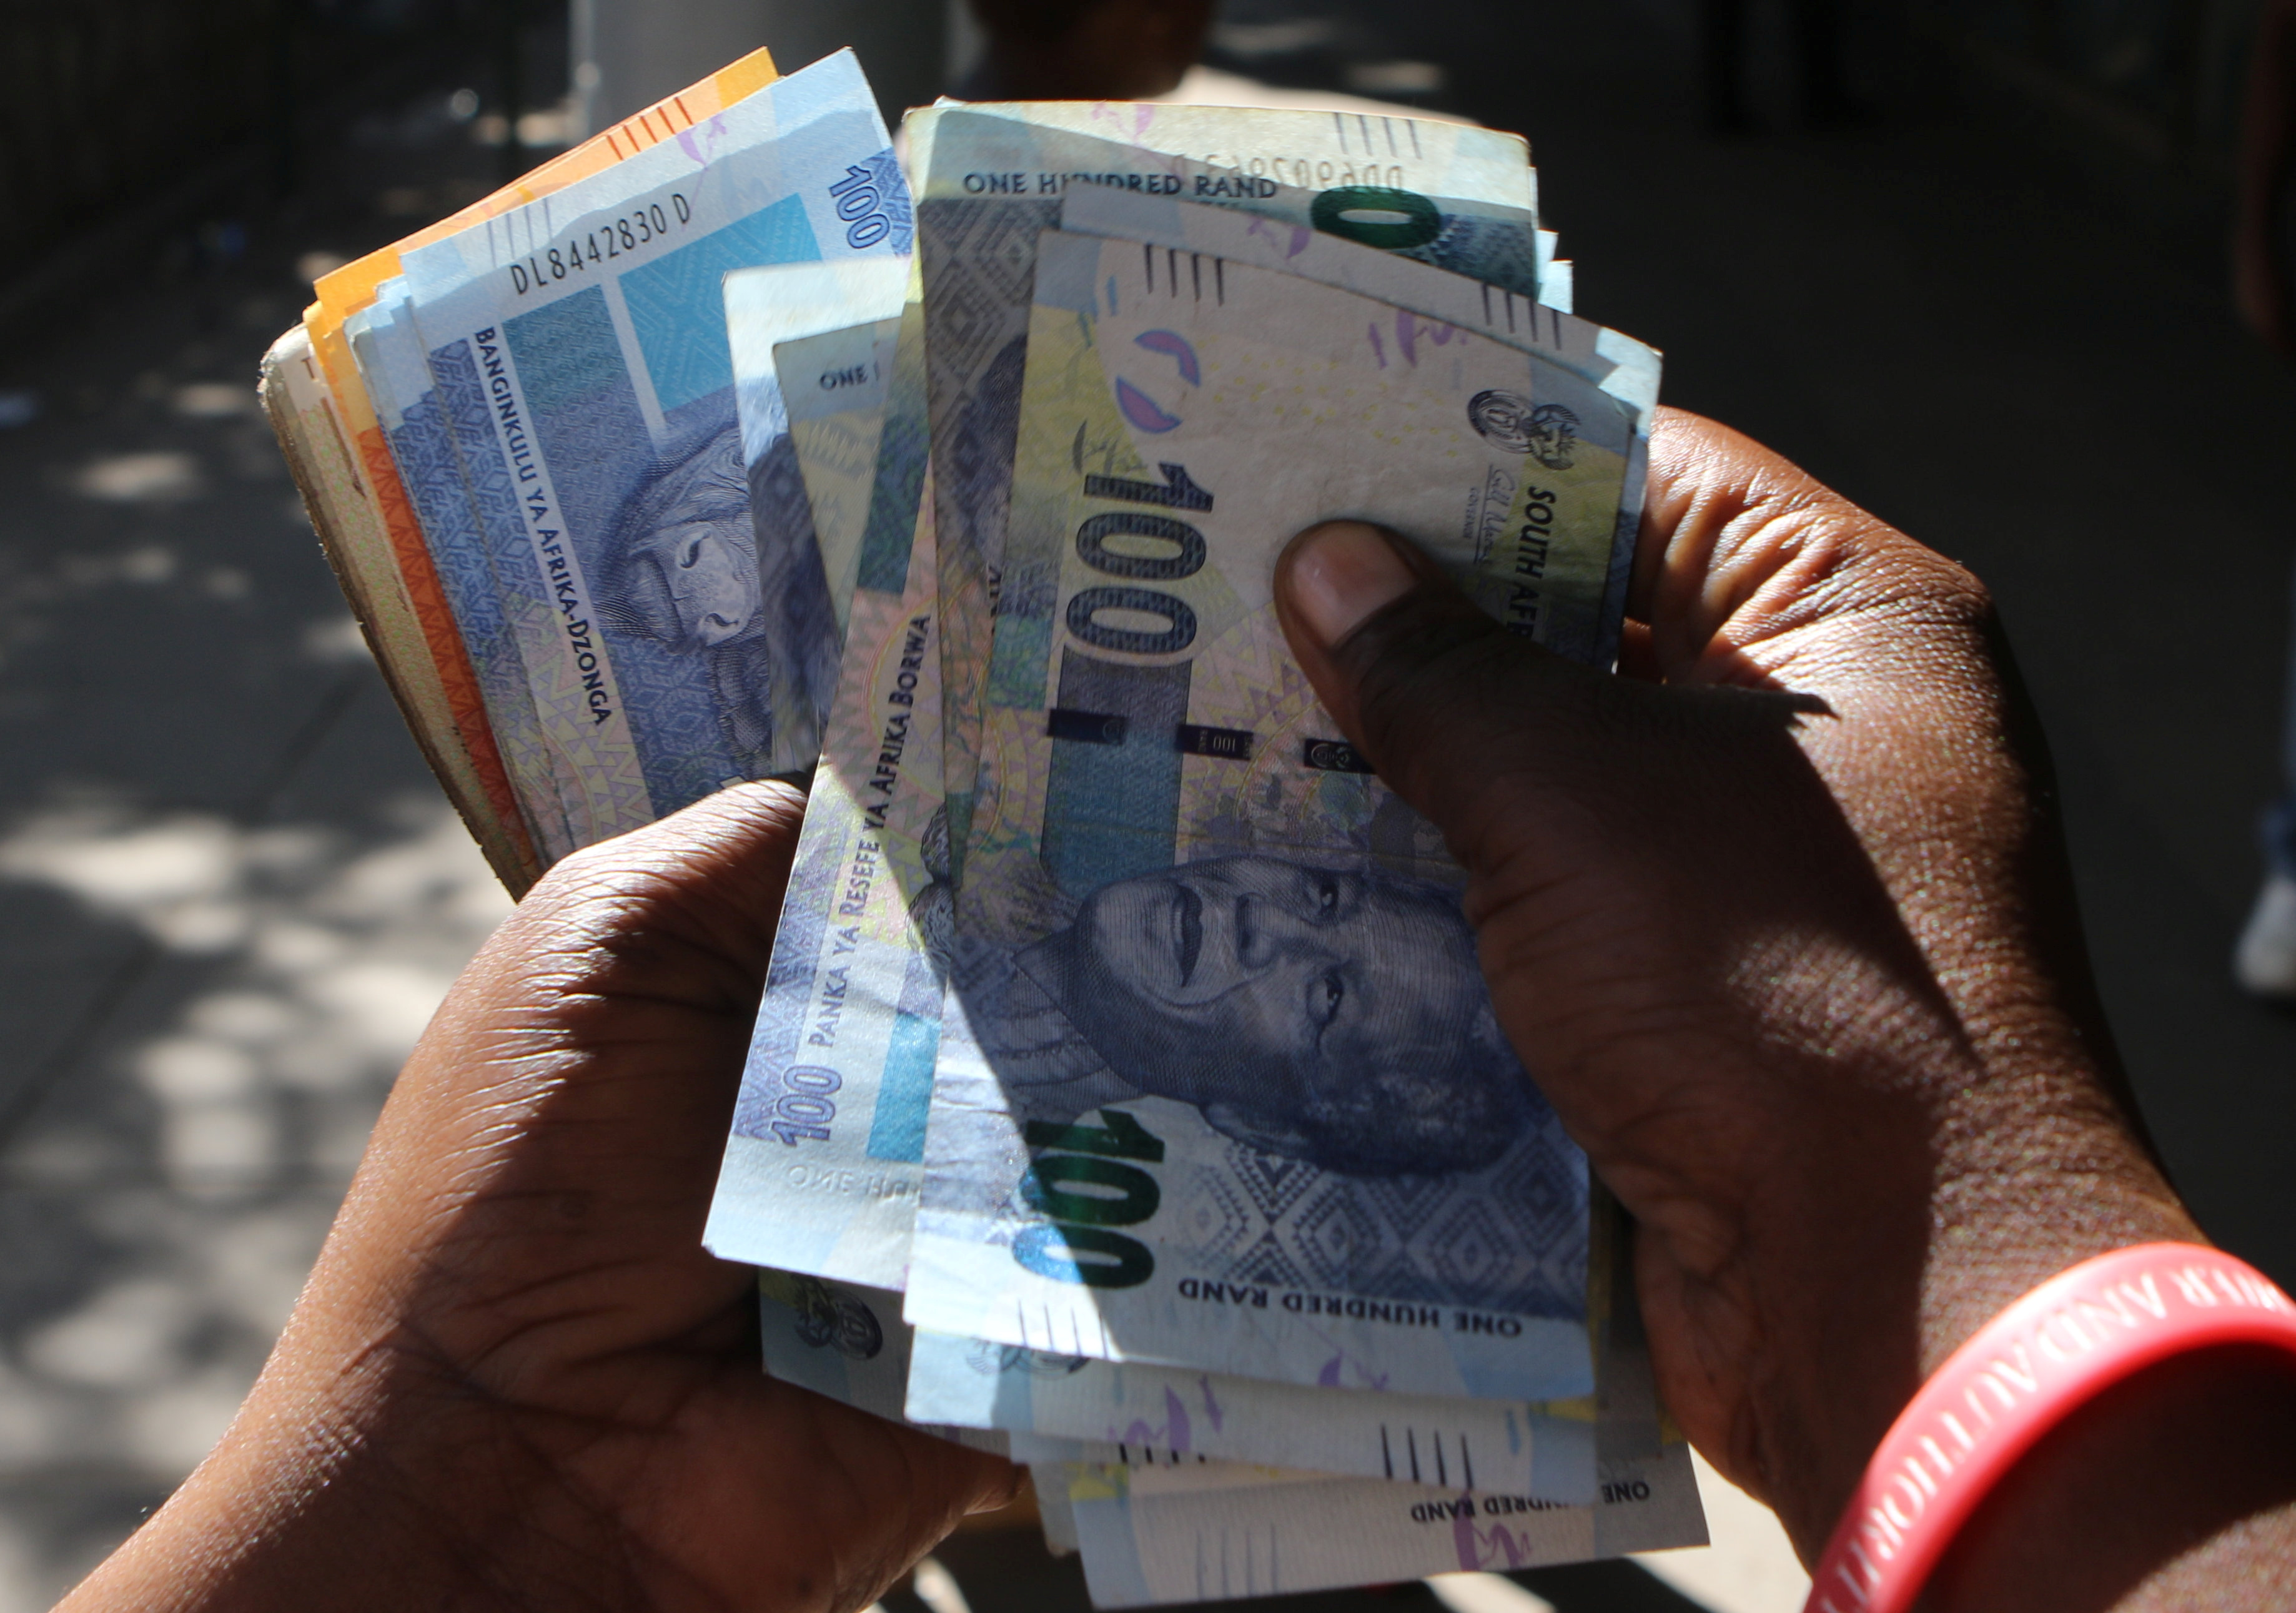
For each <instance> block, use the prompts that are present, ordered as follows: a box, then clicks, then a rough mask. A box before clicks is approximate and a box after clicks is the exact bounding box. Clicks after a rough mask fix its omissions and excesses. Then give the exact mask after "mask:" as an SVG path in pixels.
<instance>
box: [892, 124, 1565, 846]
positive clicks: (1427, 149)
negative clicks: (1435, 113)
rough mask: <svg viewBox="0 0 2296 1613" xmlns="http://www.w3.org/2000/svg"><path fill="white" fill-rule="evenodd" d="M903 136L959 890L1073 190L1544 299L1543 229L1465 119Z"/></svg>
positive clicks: (1522, 153) (1505, 138)
mask: <svg viewBox="0 0 2296 1613" xmlns="http://www.w3.org/2000/svg"><path fill="white" fill-rule="evenodd" d="M907 128H908V133H909V138H910V165H911V168H912V171H913V172H914V174H915V175H916V176H918V184H919V187H920V189H919V201H918V242H919V246H918V250H919V257H920V260H921V264H922V273H923V280H924V297H925V317H926V362H927V370H928V382H927V386H928V394H929V398H930V405H931V419H932V431H933V441H934V452H935V455H936V458H937V461H938V469H937V477H936V487H937V489H938V491H937V497H938V500H939V511H938V514H939V523H938V524H939V542H940V569H941V601H942V606H941V612H942V639H941V645H942V648H941V655H942V660H943V662H944V670H943V675H942V686H941V693H942V700H943V713H944V715H943V727H944V729H945V731H946V732H945V737H944V745H945V758H944V763H943V766H944V770H945V773H946V777H947V790H948V799H949V812H950V822H951V823H952V825H953V832H952V839H953V840H954V842H955V846H956V849H957V855H958V868H957V875H958V880H959V882H960V883H962V881H963V876H964V871H963V859H964V856H965V855H966V851H967V847H969V846H970V844H971V839H972V831H971V823H972V812H973V810H974V798H975V794H976V783H977V780H976V774H977V772H978V756H979V745H980V741H979V733H980V721H981V708H980V700H981V693H982V688H981V679H982V677H983V676H984V675H985V673H986V670H987V667H988V644H989V640H990V636H991V621H992V616H993V612H994V610H995V602H996V595H997V594H998V593H999V591H1000V589H1001V586H1002V581H1001V579H1002V572H1003V565H1004V559H1003V556H1004V544H1005V522H1006V517H1007V510H1008V506H1009V502H1010V498H1011V492H1012V475H1013V441H1014V433H1015V431H1016V430H1017V429H1018V424H1019V418H1020V400H1021V374H1022V372H1023V369H1024V367H1025V365H1026V364H1027V361H1028V342H1029V288H1030V283H1031V280H1032V277H1033V274H1034V258H1035V242H1036V237H1037V231H1038V230H1040V229H1043V228H1046V226H1048V225H1054V224H1055V223H1057V222H1058V219H1059V213H1060V204H1061V198H1062V195H1064V194H1065V193H1066V192H1069V191H1070V190H1071V189H1075V188H1079V187H1081V186H1086V185H1094V186H1101V187H1104V188H1111V189H1115V188H1121V189H1123V190H1125V191H1127V192H1136V193H1141V194H1160V195H1175V196H1179V197H1181V198H1183V199H1185V200H1190V201H1200V202H1203V203H1205V204H1207V205H1218V206H1221V207H1226V208H1232V209H1238V210H1241V211H1242V212H1245V213H1248V214H1251V215H1252V216H1254V217H1265V218H1267V219H1270V220H1274V221H1278V222H1282V223H1284V224H1289V225H1297V226H1300V227H1305V228H1311V229H1315V230H1317V231H1320V232H1323V233H1338V234H1341V235H1344V236H1346V237H1347V238H1349V239H1352V240H1356V241H1358V242H1364V243H1365V244H1368V245H1372V246H1374V247H1376V248H1378V249H1380V250H1388V251H1394V252H1401V253H1406V254H1408V255H1411V256H1414V257H1415V258H1418V259H1419V260H1421V261H1424V262H1428V263H1431V264H1435V265H1437V266H1440V267H1443V268H1446V269H1449V270H1452V271H1454V272H1456V273H1459V274H1467V275H1470V276H1472V277H1473V278H1475V279H1478V280H1482V281H1487V282H1490V283H1492V284H1494V285H1497V286H1500V287H1503V288H1505V289H1507V290H1510V291H1515V292H1517V293H1519V294H1521V295H1522V296H1524V297H1527V298H1535V297H1536V296H1537V295H1538V227H1537V217H1536V203H1535V196H1534V191H1533V174H1532V170H1531V168H1530V167H1529V160H1528V152H1527V151H1526V150H1525V148H1524V146H1523V143H1522V142H1521V139H1520V137H1518V136H1516V135H1502V134H1498V133H1496V132H1494V131H1491V130H1488V129H1479V128H1472V127H1462V126H1459V125H1456V124H1434V123H1421V122H1418V121H1415V120H1414V119H1353V118H1334V117H1333V116H1331V115H1329V114H1324V113H1316V112H1274V111H1262V110H1250V111H1246V110H1242V109H1235V108H1203V107H1169V106H1146V105H1129V106H1127V105H1111V104H1106V103H1085V102H1078V103H1075V104H1072V105H1071V104H1060V103H1034V104H1030V105H1027V106H1025V107H998V106H994V105H980V106H951V107H942V108H929V109H926V110H924V111H920V112H917V113H914V114H912V115H911V117H910V119H909V121H908V125H907Z"/></svg>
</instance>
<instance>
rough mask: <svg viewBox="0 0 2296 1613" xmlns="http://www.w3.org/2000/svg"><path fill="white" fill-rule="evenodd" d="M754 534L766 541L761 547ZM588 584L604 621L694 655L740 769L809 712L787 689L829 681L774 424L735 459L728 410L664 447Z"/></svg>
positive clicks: (828, 656) (809, 566) (820, 620)
mask: <svg viewBox="0 0 2296 1613" xmlns="http://www.w3.org/2000/svg"><path fill="white" fill-rule="evenodd" d="M799 528H801V530H799ZM760 531H765V532H769V533H771V534H772V535H773V536H774V538H775V541H772V542H768V543H766V544H760V543H759V542H758V534H759V532H760ZM594 588H595V590H596V594H595V597H596V599H597V602H598V609H599V611H600V613H601V614H602V615H603V616H604V617H605V618H606V619H607V620H608V621H609V622H610V623H611V624H612V625H613V626H616V627H619V629H621V630H622V631H623V632H625V633H629V634H634V635H638V636H640V637H643V638H648V639H652V641H654V642H655V643H658V644H660V645H661V646H662V647H663V648H664V649H666V650H668V651H672V652H673V653H676V654H680V655H693V656H699V657H701V658H703V659H704V662H705V664H706V665H707V667H709V686H710V692H711V693H712V695H713V696H714V697H715V704H716V707H717V722H718V725H719V726H720V728H721V729H722V730H723V731H724V734H725V739H726V748H727V749H729V750H731V751H732V752H733V755H734V758H735V760H736V761H737V763H739V764H740V765H741V766H742V770H743V771H744V772H745V773H747V774H750V775H751V776H756V775H757V774H760V773H763V772H766V771H769V770H771V761H770V759H769V758H770V757H772V756H773V755H774V753H775V750H776V749H779V750H780V751H782V752H783V753H789V752H791V741H792V738H793V737H794V736H791V735H790V734H787V733H783V735H782V741H783V743H782V744H781V746H779V747H778V748H777V747H776V746H775V730H776V725H777V724H778V725H780V726H782V727H784V728H785V727H787V726H789V725H790V724H791V720H792V717H793V716H794V717H795V719H796V720H798V721H799V722H810V721H812V720H816V719H815V707H816V701H815V700H813V699H811V698H804V699H799V700H791V699H790V698H788V696H789V695H790V694H791V693H792V692H795V691H797V690H805V689H811V688H814V687H816V686H817V687H820V688H824V689H825V688H826V687H827V686H828V681H830V680H833V678H834V676H835V667H836V658H837V649H838V645H837V632H836V620H835V617H834V614H833V613H832V610H831V609H830V605H829V597H828V590H827V585H826V582H825V579H824V577H822V575H821V561H820V556H819V554H818V553H817V551H816V547H815V544H814V543H813V522H812V516H811V513H810V512H809V511H808V508H807V505H806V501H805V489H804V484H803V483H802V481H801V480H800V479H799V474H798V469H797V463H796V457H795V454H794V453H793V452H792V451H791V448H790V446H789V438H788V437H787V435H786V434H783V436H782V437H781V438H780V439H779V440H778V441H777V442H776V443H775V446H774V450H773V452H771V453H768V454H767V455H765V456H764V457H763V458H761V459H760V461H759V462H758V463H757V464H755V465H753V466H750V467H747V468H745V467H744V466H743V464H742V434H741V430H740V428H739V426H738V425H737V424H735V423H734V421H733V419H732V418H731V411H730V409H729V410H728V411H727V414H726V419H725V420H724V421H723V422H722V423H717V424H715V425H714V429H710V430H705V431H703V432H701V433H698V434H696V435H695V436H693V437H692V438H688V439H687V440H686V441H685V442H684V443H682V444H679V445H677V446H675V447H674V448H673V450H672V452H671V453H670V454H668V456H666V457H665V458H664V459H663V460H662V461H660V463H658V464H657V465H656V466H655V467H654V468H653V469H652V471H651V472H650V473H649V474H648V475H646V476H645V477H644V479H642V480H641V481H640V482H639V483H638V485H637V486H636V487H635V488H634V489H633V490H632V492H631V493H630V495H629V496H628V497H627V500H626V501H625V502H624V503H623V504H622V506H621V510H620V512H619V515H618V516H617V517H616V519H615V521H614V525H613V528H612V531H611V535H610V536H609V539H608V542H607V544H606V545H605V563H604V567H603V576H601V577H599V578H598V579H597V581H596V583H595V584H594ZM777 684H779V685H781V686H782V690H783V694H782V698H779V699H777V698H776V685H777ZM817 742H818V741H817V739H815V740H812V741H804V740H799V741H798V749H801V750H802V749H810V748H811V747H814V746H817Z"/></svg>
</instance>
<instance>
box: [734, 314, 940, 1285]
mask: <svg viewBox="0 0 2296 1613" xmlns="http://www.w3.org/2000/svg"><path fill="white" fill-rule="evenodd" d="M922 335H923V322H922V310H921V309H919V308H918V307H917V305H915V304H914V303H913V304H911V305H910V306H909V311H908V312H907V314H906V315H905V316H904V320H903V331H902V333H901V337H900V340H898V342H897V344H896V356H895V359H894V364H893V370H894V376H893V384H892V385H891V386H890V388H889V389H888V397H887V407H886V414H887V420H888V424H887V425H886V427H885V428H884V429H883V430H882V431H881V451H880V453H879V454H878V458H877V467H876V475H875V485H874V487H873V492H872V496H871V504H870V512H869V516H868V520H866V522H865V526H864V530H863V534H862V539H861V545H860V553H859V555H858V557H857V564H856V567H855V585H854V590H853V600H852V605H851V610H850V616H849V627H848V630H847V633H846V647H845V654H844V658H843V659H842V661H841V662H840V683H839V687H838V690H837V693H836V696H835V700H834V701H833V703H832V708H831V712H830V720H829V725H828V729H827V731H826V733H825V736H824V745H823V750H822V756H821V765H820V766H819V768H818V769H817V770H816V772H815V774H814V780H813V789H812V792H811V794H810V795H809V796H808V798H807V802H806V812H805V823H804V825H803V827H802V829H801V830H800V831H799V838H798V848H797V858H796V862H795V864H794V865H793V866H792V868H791V872H790V881H789V889H788V894H787V896H786V897H784V899H783V905H782V919H781V926H780V929H779V930H778V931H777V932H776V934H775V938H774V956H773V962H772V966H771V968H770V969H769V970H768V972H767V978H766V991H765V997H764V1000H763V1002H762V1003H760V1004H759V1005H758V1022H757V1028H756V1029H755V1031H754V1032H753V1034H752V1036H751V1038H750V1053H749V1058H748V1060H747V1062H746V1063H745V1065H744V1066H743V1069H742V1090H741V1094H740V1096H739V1098H738V1099H737V1100H736V1101H735V1104H734V1126H733V1134H732V1135H731V1136H729V1137H728V1138H727V1140H726V1159H725V1163H724V1166H723V1167H722V1169H721V1170H720V1173H719V1175H718V1179H717V1194H716V1196H715V1198H714V1199H713V1200H712V1201H711V1204H710V1208H709V1224H708V1226H707V1229H706V1230H705V1232H704V1234H703V1240H704V1241H705V1242H706V1243H707V1244H708V1245H709V1248H710V1249H712V1250H714V1251H715V1252H716V1253H717V1254H719V1255H722V1256H725V1257H727V1258H729V1259H734V1260H746V1261H749V1262H750V1263H752V1264H754V1265H770V1266H777V1267H780V1268H783V1269H784V1270H788V1271H791V1272H798V1273H806V1274H808V1275H811V1276H816V1277H832V1278H839V1279H842V1280H846V1281H854V1282H860V1283H867V1284H870V1285H873V1286H874V1287H877V1288H881V1289H898V1288H900V1287H901V1286H902V1283H903V1281H904V1280H905V1274H906V1270H907V1267H908V1260H909V1233H910V1228H911V1224H912V1223H913V1220H914V1214H915V1207H916V1194H917V1187H918V1183H919V1181H920V1180H921V1178H922V1174H923V1159H924V1128H925V1115H926V1110H927V1107H928V1104H929V1101H930V1099H931V1089H932V1080H933V1066H934V1059H935V1054H936V1052H937V1050H938V1047H939V1038H940V1007H941V981H940V975H939V970H938V969H937V967H936V963H935V955H934V954H935V952H936V950H938V951H939V953H941V954H943V955H945V954H946V951H947V928H948V916H949V911H950V905H951V897H950V892H949V887H948V882H947V868H948V853H947V815H946V813H945V812H944V811H943V809H942V805H941V796H940V772H939V752H940V738H941V729H940V720H939V703H938V696H937V690H938V686H939V670H940V662H939V656H938V654H937V653H936V650H937V646H936V644H935V642H934V630H935V626H936V620H935V598H934V585H935V572H934V567H933V548H932V544H933V530H932V507H931V501H930V499H929V498H927V497H925V496H923V494H924V491H925V485H926V484H925V481H924V457H925V455H924V442H923V438H922V432H919V431H916V430H904V429H898V428H897V427H896V426H895V424H893V423H892V422H894V421H896V420H897V419H898V418H901V417H906V418H908V419H911V420H914V418H915V417H916V416H917V415H918V414H920V413H922V384H923V378H922V364H921V362H920V361H919V359H918V357H917V353H918V348H919V346H920V344H921V342H922ZM905 379H906V385H904V381H905Z"/></svg>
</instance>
